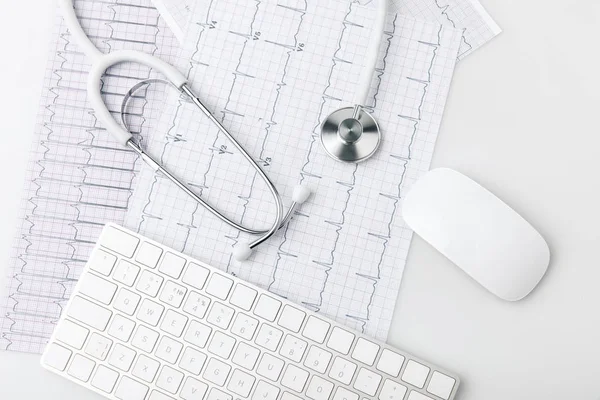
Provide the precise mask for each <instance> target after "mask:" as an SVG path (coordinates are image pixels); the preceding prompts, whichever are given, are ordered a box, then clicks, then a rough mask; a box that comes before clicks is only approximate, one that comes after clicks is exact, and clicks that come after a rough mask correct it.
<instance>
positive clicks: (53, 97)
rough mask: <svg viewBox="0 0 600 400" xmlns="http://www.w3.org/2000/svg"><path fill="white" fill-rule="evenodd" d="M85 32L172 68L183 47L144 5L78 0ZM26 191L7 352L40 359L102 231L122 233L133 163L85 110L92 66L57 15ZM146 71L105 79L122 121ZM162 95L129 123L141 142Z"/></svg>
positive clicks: (141, 104)
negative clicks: (123, 107) (116, 228)
mask: <svg viewBox="0 0 600 400" xmlns="http://www.w3.org/2000/svg"><path fill="white" fill-rule="evenodd" d="M75 8H76V11H77V14H78V15H79V18H80V21H82V25H83V27H84V29H85V30H86V31H87V32H89V34H90V35H91V37H92V40H93V41H94V42H95V43H96V44H97V46H98V47H99V48H100V49H101V50H102V51H103V52H109V51H112V50H115V49H135V50H140V51H144V52H146V53H149V54H153V55H156V56H159V57H161V58H163V59H164V60H165V61H168V62H172V57H173V56H174V55H175V54H176V53H177V52H178V51H179V45H178V42H177V41H176V40H175V37H173V35H172V33H171V32H170V30H169V29H167V28H166V25H165V24H164V23H163V22H162V20H161V19H160V18H159V13H158V12H157V11H156V9H154V7H152V5H151V3H150V2H149V0H148V1H144V0H127V1H121V0H116V1H113V0H111V1H106V2H98V1H94V0H76V1H75ZM55 26H56V30H55V39H54V42H53V43H52V45H51V48H50V54H49V58H48V64H47V68H46V77H45V81H44V87H43V90H42V97H41V99H40V106H39V112H38V121H37V125H36V128H35V133H34V135H33V143H32V148H31V152H30V161H29V165H28V177H27V180H26V183H25V188H24V191H23V197H22V203H21V210H20V216H19V223H18V229H17V232H16V235H15V241H14V245H13V252H12V257H11V260H10V264H9V265H8V266H7V268H6V269H5V270H4V271H3V273H4V274H6V275H5V276H6V284H5V287H4V288H3V289H4V291H3V297H2V298H1V299H0V311H1V314H0V315H2V319H1V320H0V348H1V349H8V350H15V351H26V352H34V353H41V352H42V350H43V348H44V346H45V344H46V342H47V340H48V338H50V336H51V334H52V330H53V329H54V325H55V323H56V322H57V320H58V318H59V316H60V313H61V311H62V307H63V306H64V305H65V304H66V302H67V300H68V299H69V295H70V294H71V290H72V288H73V286H74V285H75V282H76V280H77V278H78V277H79V274H80V273H81V271H82V269H83V267H84V265H85V262H86V261H87V258H88V256H89V254H90V252H91V250H92V248H93V246H94V243H95V241H96V239H97V238H98V236H99V235H100V232H101V231H102V225H103V224H104V223H105V222H108V221H112V222H117V223H122V222H123V219H124V217H125V212H126V211H127V208H128V205H129V200H130V197H131V195H132V192H133V186H134V183H133V179H134V177H135V171H136V169H137V166H136V155H135V154H134V153H133V152H131V151H129V150H127V149H125V148H123V146H121V145H120V144H119V143H117V142H116V141H115V140H114V139H113V138H112V137H111V136H110V135H109V134H108V133H107V132H106V131H105V130H104V129H103V128H102V126H101V125H100V124H99V123H98V121H96V118H95V117H94V112H93V111H92V110H91V108H90V106H89V104H88V103H87V94H86V80H87V74H88V71H89V69H90V61H89V60H88V59H87V58H86V57H85V55H84V54H83V53H82V52H81V49H80V48H79V47H78V45H77V44H76V43H74V42H73V41H72V40H71V36H70V35H69V33H68V30H67V29H66V28H65V26H64V23H63V21H62V17H61V16H60V15H59V13H57V18H56V25H55ZM148 77H154V74H153V73H151V72H150V71H149V69H148V68H146V67H143V66H140V65H137V64H123V65H120V66H118V67H115V68H111V69H110V70H109V73H108V74H107V75H106V76H105V77H104V78H103V82H104V87H103V93H104V98H105V100H106V101H107V104H108V107H109V109H110V110H112V112H113V114H114V115H115V116H116V117H118V110H120V104H121V98H122V97H123V94H124V93H125V92H127V90H128V89H129V87H130V86H132V85H133V84H135V83H137V82H138V80H140V79H145V78H148ZM154 95H158V96H160V95H161V94H160V93H154V92H151V91H144V90H142V91H139V92H137V93H136V96H135V99H134V100H135V101H134V103H133V107H131V108H130V109H129V115H128V118H127V119H128V121H129V123H130V125H131V128H132V131H133V132H134V134H135V136H136V137H137V138H141V136H142V135H146V134H147V133H148V131H149V127H151V126H153V125H155V124H154V123H153V121H155V117H154V116H155V115H157V112H158V109H157V108H159V107H158V106H157V104H158V103H157V102H153V101H152V97H154Z"/></svg>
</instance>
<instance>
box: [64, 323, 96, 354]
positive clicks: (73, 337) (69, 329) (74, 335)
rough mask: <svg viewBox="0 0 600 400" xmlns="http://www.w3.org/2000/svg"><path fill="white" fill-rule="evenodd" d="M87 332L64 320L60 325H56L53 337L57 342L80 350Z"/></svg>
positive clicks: (85, 329) (81, 327)
mask: <svg viewBox="0 0 600 400" xmlns="http://www.w3.org/2000/svg"><path fill="white" fill-rule="evenodd" d="M89 332H90V331H89V329H87V328H84V327H83V326H81V325H77V324H76V323H75V322H72V321H69V320H68V319H65V320H64V321H63V322H62V323H60V324H58V327H57V328H56V333H55V335H56V336H55V337H56V340H58V341H59V342H63V343H64V344H68V345H69V346H71V347H73V348H76V349H77V350H81V348H82V347H83V343H85V339H87V335H88V333H89Z"/></svg>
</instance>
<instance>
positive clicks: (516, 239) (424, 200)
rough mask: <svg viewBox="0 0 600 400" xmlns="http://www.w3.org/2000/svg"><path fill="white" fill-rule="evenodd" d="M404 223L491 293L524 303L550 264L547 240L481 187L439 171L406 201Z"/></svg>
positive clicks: (419, 183) (457, 174) (420, 183)
mask: <svg viewBox="0 0 600 400" xmlns="http://www.w3.org/2000/svg"><path fill="white" fill-rule="evenodd" d="M402 218H404V220H405V221H406V224H407V225H408V226H409V227H410V228H411V229H412V230H413V231H414V232H415V233H416V234H417V235H419V236H420V237H421V238H423V239H424V240H425V241H426V242H427V243H429V244H430V245H431V246H433V248H435V249H437V250H438V251H439V252H440V253H442V254H443V255H445V256H446V257H447V258H448V259H449V260H451V261H452V262H453V263H454V264H456V265H457V266H458V267H460V269H462V270H463V271H465V272H466V273H467V274H469V276H471V277H472V278H473V279H475V280H476V281H477V282H479V283H480V284H481V285H482V286H483V287H485V288H486V289H487V290H489V291H490V292H492V293H494V294H495V295H496V296H498V297H500V298H501V299H503V300H507V301H517V300H521V299H523V298H524V297H525V296H527V295H528V294H529V293H531V291H532V290H533V289H534V288H535V287H536V286H537V284H538V283H539V282H540V280H541V279H542V277H543V276H544V274H545V273H546V271H547V270H548V264H549V262H550V249H549V248H548V244H547V243H546V241H545V240H544V238H543V237H542V236H541V235H540V234H539V232H537V231H536V230H535V228H533V227H532V226H531V224H529V223H528V222H527V221H525V220H524V219H523V217H521V216H520V215H519V214H518V213H516V212H515V211H514V210H513V209H511V208H510V207H509V206H507V205H506V203H504V202H503V201H502V200H501V199H499V198H498V197H496V196H494V195H493V194H492V193H490V192H489V191H488V190H486V189H485V188H483V187H482V186H481V185H479V184H477V182H475V181H473V180H472V179H469V178H468V177H466V176H465V175H463V174H461V173H460V172H456V171H455V170H453V169H449V168H436V169H433V170H431V171H429V172H428V173H427V174H426V175H425V176H423V177H422V178H421V179H419V180H418V181H417V182H416V183H415V184H414V185H413V186H412V187H411V189H410V192H409V193H408V194H407V195H406V196H404V202H403V203H402Z"/></svg>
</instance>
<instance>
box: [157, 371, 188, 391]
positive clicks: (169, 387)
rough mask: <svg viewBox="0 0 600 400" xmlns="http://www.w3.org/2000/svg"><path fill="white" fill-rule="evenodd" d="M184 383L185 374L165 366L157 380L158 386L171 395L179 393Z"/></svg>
mask: <svg viewBox="0 0 600 400" xmlns="http://www.w3.org/2000/svg"><path fill="white" fill-rule="evenodd" d="M181 381H183V374H182V373H181V372H179V371H177V370H176V369H173V368H171V367H169V366H164V367H163V369H162V370H161V371H160V373H159V374H158V379H156V386H158V387H159V388H161V389H163V390H166V391H167V392H169V393H173V394H175V393H177V391H178V390H179V385H181Z"/></svg>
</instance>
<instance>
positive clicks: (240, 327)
mask: <svg viewBox="0 0 600 400" xmlns="http://www.w3.org/2000/svg"><path fill="white" fill-rule="evenodd" d="M256 328H258V320H257V319H254V318H252V317H249V316H247V315H246V314H242V313H238V315H236V317H235V321H233V326H232V327H231V333H233V334H234V335H236V336H239V337H241V338H242V339H246V340H250V339H252V337H253V336H254V332H256Z"/></svg>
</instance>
